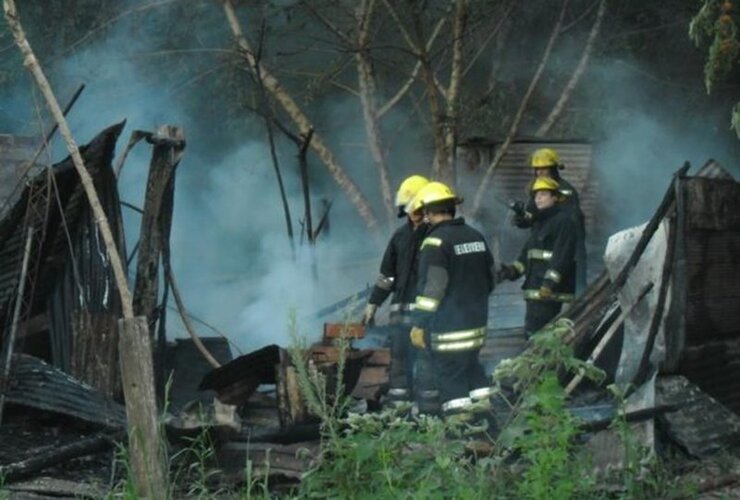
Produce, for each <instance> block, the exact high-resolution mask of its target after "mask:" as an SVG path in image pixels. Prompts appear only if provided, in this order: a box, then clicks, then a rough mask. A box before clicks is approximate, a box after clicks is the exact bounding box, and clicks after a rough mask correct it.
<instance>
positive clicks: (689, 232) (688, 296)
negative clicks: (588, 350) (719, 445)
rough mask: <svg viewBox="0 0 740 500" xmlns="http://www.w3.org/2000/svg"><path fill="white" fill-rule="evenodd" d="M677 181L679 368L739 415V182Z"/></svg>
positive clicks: (720, 179) (723, 180)
mask: <svg viewBox="0 0 740 500" xmlns="http://www.w3.org/2000/svg"><path fill="white" fill-rule="evenodd" d="M715 173H716V172H715ZM681 183H682V184H681V189H682V193H683V196H684V198H685V207H684V211H685V216H684V217H683V220H684V221H685V222H684V227H683V235H682V236H683V248H682V250H683V255H684V256H685V269H684V272H685V276H686V287H685V288H686V290H685V292H684V293H685V295H684V296H683V297H681V300H682V301H683V307H682V310H681V311H679V312H678V313H679V314H683V315H684V322H685V323H684V324H685V327H684V331H683V332H676V333H675V335H683V346H684V349H683V352H682V355H681V359H680V363H679V366H678V372H679V373H681V374H683V375H685V376H686V377H687V378H688V379H689V380H691V381H692V382H693V383H695V384H697V385H698V386H699V387H700V388H701V389H702V390H704V391H706V392H707V393H708V394H710V395H711V396H713V397H715V398H716V399H717V400H719V401H720V402H722V403H723V404H725V405H726V406H727V407H729V408H730V409H732V410H733V411H735V412H736V413H738V414H740V272H738V263H739V261H740V253H739V251H740V250H739V249H740V214H739V212H740V184H739V183H736V182H734V181H732V180H728V179H727V178H726V176H721V175H720V176H718V177H716V178H713V179H712V178H697V177H694V178H688V179H685V180H682V181H681ZM677 264H678V265H680V264H681V261H678V262H677Z"/></svg>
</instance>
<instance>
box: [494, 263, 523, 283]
mask: <svg viewBox="0 0 740 500" xmlns="http://www.w3.org/2000/svg"><path fill="white" fill-rule="evenodd" d="M518 277H519V271H517V269H516V267H514V266H510V265H508V264H504V265H502V266H501V269H499V270H498V272H497V273H496V281H498V282H501V281H504V280H509V281H514V280H516V279H517V278H518Z"/></svg>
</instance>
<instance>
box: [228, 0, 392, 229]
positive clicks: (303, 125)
mask: <svg viewBox="0 0 740 500" xmlns="http://www.w3.org/2000/svg"><path fill="white" fill-rule="evenodd" d="M223 7H224V12H225V14H226V18H227V20H228V23H229V27H230V28H231V32H232V34H233V35H234V38H235V39H236V42H237V44H238V46H239V49H240V50H241V54H242V56H243V57H244V58H245V59H246V61H247V63H248V65H249V68H250V70H251V71H254V68H255V67H257V65H259V68H260V75H259V76H260V77H261V78H262V81H263V84H264V86H265V89H267V91H268V92H270V94H272V95H273V97H274V98H275V100H276V101H277V102H279V103H280V105H281V106H282V108H283V109H284V110H285V112H286V113H287V114H288V116H290V118H291V120H293V123H294V124H295V125H296V127H298V130H299V133H300V134H303V135H305V134H308V132H309V130H311V129H312V126H311V122H310V121H309V119H308V117H307V116H306V115H305V113H304V112H303V110H301V108H300V107H299V106H298V104H297V103H296V102H295V100H294V99H293V98H292V97H291V96H290V94H288V92H287V91H286V90H285V88H284V87H283V86H282V85H281V84H280V82H279V81H278V79H277V78H276V77H275V76H274V75H273V74H272V73H271V72H270V71H269V70H268V69H267V68H266V67H265V65H264V64H262V63H261V62H260V61H257V60H256V58H255V56H254V53H253V52H252V49H251V47H250V46H249V42H248V41H247V38H246V37H245V36H244V32H243V31H242V28H241V25H240V24H239V18H238V17H237V15H236V11H235V9H234V5H233V3H232V0H223ZM311 148H312V149H313V150H314V151H315V152H316V154H318V156H319V158H320V159H321V161H322V162H323V163H324V165H325V166H326V168H327V169H328V170H329V172H330V173H331V175H332V177H333V178H334V181H335V182H336V183H337V184H338V185H339V187H340V188H341V189H342V191H344V193H345V194H346V195H347V197H348V198H349V199H350V201H351V202H352V204H353V205H354V206H355V208H356V209H357V211H358V212H359V214H360V216H361V217H362V218H363V220H364V221H365V223H366V224H367V226H368V228H370V229H373V230H377V229H378V220H377V218H376V217H375V214H374V213H373V210H372V208H370V205H369V204H368V202H367V199H366V198H365V196H364V195H363V194H362V192H361V191H360V189H359V188H358V187H357V185H356V184H355V183H354V182H353V181H352V179H350V178H349V176H347V174H346V172H345V171H344V168H343V167H342V166H341V165H340V164H339V161H338V160H337V159H336V157H335V156H334V153H333V152H332V151H331V149H329V147H328V146H327V145H326V144H325V143H324V140H323V139H322V138H321V136H320V135H319V134H318V133H314V136H313V139H312V140H311Z"/></svg>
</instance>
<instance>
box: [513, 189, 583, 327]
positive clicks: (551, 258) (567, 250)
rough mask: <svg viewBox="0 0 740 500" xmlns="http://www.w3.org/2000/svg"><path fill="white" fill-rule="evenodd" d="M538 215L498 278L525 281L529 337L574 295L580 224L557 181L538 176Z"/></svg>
mask: <svg viewBox="0 0 740 500" xmlns="http://www.w3.org/2000/svg"><path fill="white" fill-rule="evenodd" d="M532 194H533V195H534V200H535V204H536V208H537V214H538V215H537V217H536V218H535V219H534V222H533V224H532V233H531V235H530V236H529V239H528V240H527V242H526V243H525V245H524V247H523V248H522V251H521V253H520V254H519V259H518V260H517V261H515V262H514V263H513V264H512V265H504V266H502V267H501V270H500V271H499V275H498V279H499V280H503V279H509V280H512V281H513V280H516V279H518V278H519V277H520V276H522V275H524V276H525V280H524V284H523V285H522V289H523V290H524V299H525V300H526V303H527V312H526V317H525V320H524V331H525V335H526V336H527V338H529V337H530V336H531V335H532V334H534V333H535V332H537V331H538V330H540V329H541V328H542V327H543V326H545V325H546V324H547V323H549V322H550V320H552V319H553V318H554V317H555V316H557V315H558V314H559V313H560V311H561V309H562V307H563V303H566V302H571V301H572V300H573V298H574V292H575V285H576V251H577V248H576V247H577V245H578V228H577V226H576V223H575V221H574V220H573V217H572V216H571V214H570V213H569V209H568V207H567V206H565V205H564V204H565V203H567V201H566V200H564V197H563V195H562V194H561V192H560V186H559V185H558V183H557V182H556V181H555V180H554V179H552V178H550V177H538V178H537V180H535V182H534V183H533V184H532Z"/></svg>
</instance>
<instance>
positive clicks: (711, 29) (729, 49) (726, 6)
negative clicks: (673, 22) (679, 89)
mask: <svg viewBox="0 0 740 500" xmlns="http://www.w3.org/2000/svg"><path fill="white" fill-rule="evenodd" d="M738 22H739V18H738V13H737V11H736V6H735V5H733V2H732V1H730V0H704V4H703V5H702V8H701V9H700V10H699V12H698V13H697V14H696V15H695V16H694V18H693V19H692V20H691V24H690V25H689V36H690V37H691V40H692V41H693V42H694V44H696V46H697V47H705V46H708V49H707V57H706V63H705V66H704V84H705V86H706V89H707V93H711V92H712V89H713V88H714V87H715V85H716V84H717V82H719V81H721V80H723V79H725V78H727V76H728V75H729V74H730V73H731V72H732V70H733V68H735V67H736V65H737V63H738V59H740V30H739V29H738ZM738 110H740V103H738V104H736V105H735V107H734V108H733V111H732V119H731V125H732V128H733V129H734V130H735V132H736V133H737V134H738V137H740V113H739V111H738Z"/></svg>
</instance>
